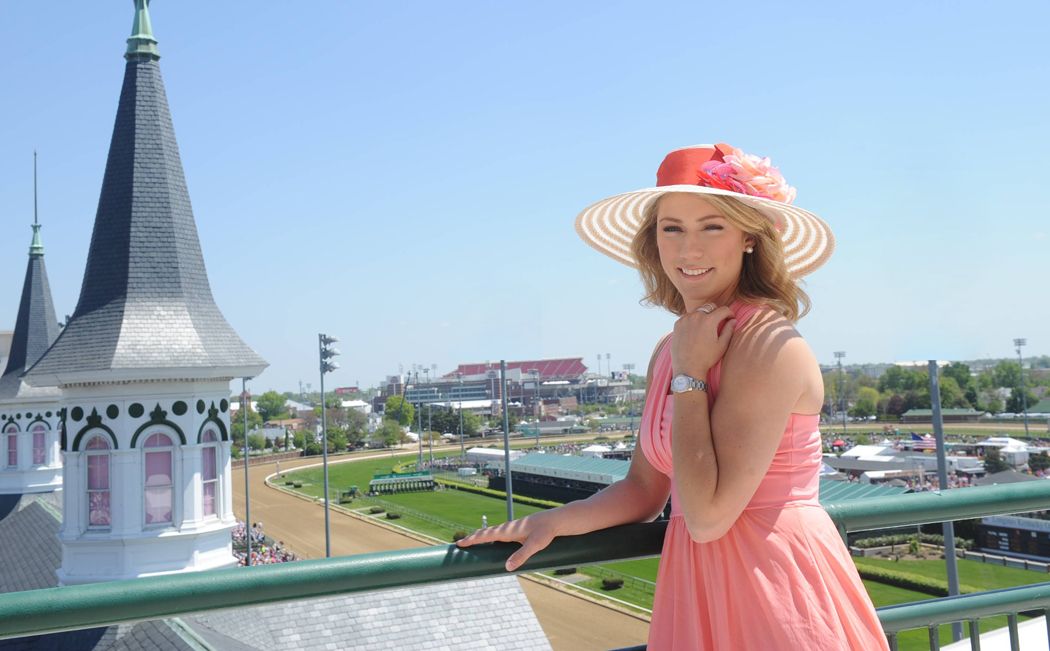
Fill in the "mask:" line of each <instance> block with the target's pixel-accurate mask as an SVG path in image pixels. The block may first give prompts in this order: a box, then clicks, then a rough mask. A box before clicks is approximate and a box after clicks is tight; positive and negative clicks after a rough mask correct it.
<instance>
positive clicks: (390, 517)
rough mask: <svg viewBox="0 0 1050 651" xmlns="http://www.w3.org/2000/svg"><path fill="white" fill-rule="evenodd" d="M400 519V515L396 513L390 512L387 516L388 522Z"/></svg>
mask: <svg viewBox="0 0 1050 651" xmlns="http://www.w3.org/2000/svg"><path fill="white" fill-rule="evenodd" d="M400 517H401V514H400V513H394V512H393V511H388V512H387V514H386V519H387V520H397V519H398V518H400Z"/></svg>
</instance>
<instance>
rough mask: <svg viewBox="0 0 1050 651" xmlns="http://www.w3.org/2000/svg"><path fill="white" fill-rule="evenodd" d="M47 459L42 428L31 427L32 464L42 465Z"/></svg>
mask: <svg viewBox="0 0 1050 651" xmlns="http://www.w3.org/2000/svg"><path fill="white" fill-rule="evenodd" d="M46 460H47V448H46V447H45V437H44V432H43V428H40V427H35V428H33V464H34V465H37V466H39V465H43V464H44V463H45V462H46Z"/></svg>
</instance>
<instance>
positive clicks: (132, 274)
mask: <svg viewBox="0 0 1050 651" xmlns="http://www.w3.org/2000/svg"><path fill="white" fill-rule="evenodd" d="M132 31H133V33H132V36H131V38H129V39H128V51H127V54H125V58H126V59H127V63H126V64H125V68H124V84H123V87H122V89H121V92H120V101H119V104H118V107H117V118H116V123H115V125H114V127H113V137H112V140H111V141H110V148H109V157H108V159H107V161H106V171H105V175H104V176H103V180H102V192H101V194H100V196H99V202H98V212H97V213H96V216H95V227H94V231H93V233H92V236H91V246H90V249H89V251H88V259H87V266H86V269H85V271H84V280H83V284H82V285H81V289H80V300H79V301H78V303H77V307H76V310H75V311H74V313H73V316H72V318H71V319H70V320H69V323H68V324H67V326H66V328H65V330H63V332H62V334H61V336H60V337H59V338H58V340H57V341H56V342H55V344H54V346H53V347H52V348H51V349H50V350H49V351H48V352H47V354H45V355H44V356H43V357H42V358H41V359H40V361H39V362H37V364H36V365H35V366H34V367H33V368H32V369H30V370H29V372H28V373H27V375H26V381H27V382H29V383H31V384H37V385H64V384H69V383H77V382H109V381H116V382H126V381H136V380H143V381H154V380H169V379H171V380H181V379H205V378H223V377H224V378H227V379H229V378H233V377H253V376H255V375H257V374H258V373H259V372H261V371H262V370H263V369H264V368H265V367H266V366H267V364H266V362H265V361H263V359H262V358H260V357H259V356H258V355H257V354H256V353H255V352H254V351H253V350H252V349H251V348H249V347H248V346H247V345H245V343H244V342H243V341H242V340H241V338H240V337H239V336H238V335H237V333H236V332H234V330H233V329H232V328H231V327H230V326H229V324H228V323H227V322H226V319H225V318H224V317H223V316H222V313H221V312H220V311H219V308H218V307H217V306H216V305H215V301H214V299H213V298H212V293H211V287H210V285H209V283H208V274H207V271H206V270H205V267H204V258H203V256H202V254H201V247H200V241H199V239H198V236H197V226H196V223H195V222H194V218H193V210H192V208H191V206H190V197H189V192H188V191H187V189H186V180H185V176H184V174H183V170H182V160H181V159H180V157H179V148H178V144H177V143H176V141H175V130H174V127H173V125H172V120H171V113H170V111H169V109H168V100H167V97H166V94H165V91H164V82H163V80H162V79H161V74H160V64H159V63H158V59H159V58H160V56H159V54H158V53H157V48H156V40H155V39H154V38H153V33H152V27H151V25H150V19H149V10H148V2H147V0H136V1H135V22H134V26H133V30H132Z"/></svg>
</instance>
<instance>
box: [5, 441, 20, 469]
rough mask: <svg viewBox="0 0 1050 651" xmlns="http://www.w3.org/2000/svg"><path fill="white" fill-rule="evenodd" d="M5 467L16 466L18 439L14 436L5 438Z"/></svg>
mask: <svg viewBox="0 0 1050 651" xmlns="http://www.w3.org/2000/svg"><path fill="white" fill-rule="evenodd" d="M7 465H8V466H11V467H12V468H13V467H15V466H17V465H18V437H17V436H16V435H14V434H11V435H10V436H8V437H7Z"/></svg>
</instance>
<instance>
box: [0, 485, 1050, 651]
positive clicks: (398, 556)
mask: <svg viewBox="0 0 1050 651" xmlns="http://www.w3.org/2000/svg"><path fill="white" fill-rule="evenodd" d="M1046 508H1050V481H1047V482H1026V483H1022V484H1009V485H1005V486H987V487H979V488H967V489H964V490H953V491H945V492H943V493H917V494H909V495H897V496H893V497H889V498H873V499H866V500H857V501H853V502H849V503H840V504H832V505H828V506H827V507H826V509H827V512H828V514H829V515H830V516H831V517H832V519H833V520H834V521H835V523H836V525H837V526H838V528H839V531H840V532H842V533H843V535H845V533H847V532H852V531H863V530H869V529H880V528H886V527H895V526H905V525H917V524H926V523H932V522H943V521H948V520H958V519H963V518H973V517H980V516H986V515H1000V514H1007V513H1019V512H1025V511H1034V510H1042V509H1046ZM665 529H666V523H650V524H635V525H626V526H622V527H615V528H612V529H606V530H603V531H597V532H594V533H590V534H586V535H583V536H569V537H563V538H557V539H555V540H554V542H553V543H552V544H551V545H550V547H548V548H547V549H545V550H544V551H542V552H540V553H539V554H537V555H536V556H534V557H533V558H531V559H530V560H529V562H528V563H526V564H525V565H524V566H522V568H521V569H520V570H519V571H525V572H528V571H536V570H546V569H553V568H557V567H569V566H578V565H586V564H591V563H605V562H610V561H617V560H625V559H631V558H640V557H646V556H654V555H656V554H658V553H659V552H660V547H661V545H662V543H663V536H664V530H665ZM517 547H518V546H517V545H515V544H494V545H488V546H480V547H472V548H470V549H459V548H457V547H456V546H455V545H448V546H436V547H424V548H419V549H411V550H403V551H390V552H380V553H374V554H361V555H358V556H345V557H340V558H332V559H325V560H311V561H299V562H295V563H284V564H276V565H262V566H255V567H250V568H232V569H227V570H215V571H209V572H196V573H188V574H175V575H166V576H157V577H147V578H141V579H133V580H129V581H112V582H108V583H96V584H90V585H78V586H67V587H61V588H48V589H44V590H31V591H27V592H16V593H8V594H3V595H0V638H9V637H20V636H26V635H40V634H47V633H56V632H60V631H67V630H74V629H81V628H91V627H96V626H106V625H112V624H117V623H121V622H131V621H142V620H148V619H158V618H164V617H172V616H176V615H184V614H190V613H195V612H204V611H209V610H215V609H225V608H241V607H244V606H254V605H259V604H266V603H275V602H282V601H291V600H296V599H307V598H313V597H324V596H331V595H337V594H347V593H352V592H367V591H370V590H378V589H382V588H393V587H402V586H409V585H421V584H427V583H434V582H441V581H455V580H462V579H470V578H477V577H483V576H493V575H499V574H504V573H505V570H504V568H503V565H504V562H505V561H506V559H507V557H508V556H509V555H510V554H511V553H512V552H513V551H514V550H516V549H517ZM1047 608H1050V582H1048V583H1042V584H1038V585H1032V586H1026V587H1022V588H1012V589H1008V590H995V591H988V592H981V593H977V594H970V595H965V596H958V597H947V598H943V599H931V600H927V601H921V602H916V603H913V604H902V605H899V606H892V607H888V608H882V609H880V610H879V618H880V620H881V621H882V624H883V628H884V629H885V631H886V633H887V636H888V637H889V639H890V643H891V645H892V646H895V645H896V635H897V633H898V632H900V631H903V630H907V629H913V628H922V627H926V628H927V629H928V630H929V631H930V632H929V635H930V640H931V647H932V648H936V646H934V644H935V642H936V636H937V626H938V625H940V624H945V623H949V622H956V621H967V622H970V623H971V626H976V622H977V620H979V619H980V618H983V617H987V616H990V615H1001V614H1006V615H1008V618H1009V619H1008V621H1009V622H1010V623H1011V639H1012V640H1014V647H1013V648H1017V644H1016V629H1017V627H1016V622H1017V613H1019V612H1023V611H1032V610H1043V611H1045V610H1046V609H1047ZM973 630H976V629H973ZM971 640H972V641H973V640H976V637H973V638H971ZM972 643H973V642H972ZM973 648H975V649H976V648H979V647H978V646H973Z"/></svg>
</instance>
